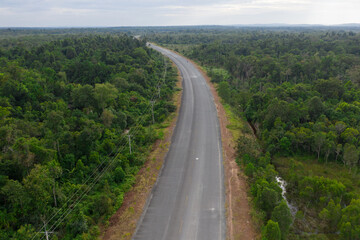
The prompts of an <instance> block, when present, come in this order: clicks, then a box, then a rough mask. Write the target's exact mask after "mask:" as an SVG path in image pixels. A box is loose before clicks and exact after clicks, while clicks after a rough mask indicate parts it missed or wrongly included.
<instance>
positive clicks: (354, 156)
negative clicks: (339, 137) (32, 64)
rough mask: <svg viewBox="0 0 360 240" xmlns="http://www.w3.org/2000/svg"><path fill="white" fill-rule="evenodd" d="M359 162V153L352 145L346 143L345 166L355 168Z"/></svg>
mask: <svg viewBox="0 0 360 240" xmlns="http://www.w3.org/2000/svg"><path fill="white" fill-rule="evenodd" d="M358 161H359V151H358V150H357V149H356V147H355V146H354V145H352V144H348V143H346V144H345V146H344V157H343V162H344V165H347V166H348V167H349V169H350V170H351V168H352V167H353V166H355V165H356V164H357V163H358Z"/></svg>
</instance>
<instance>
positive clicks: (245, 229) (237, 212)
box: [188, 59, 259, 240]
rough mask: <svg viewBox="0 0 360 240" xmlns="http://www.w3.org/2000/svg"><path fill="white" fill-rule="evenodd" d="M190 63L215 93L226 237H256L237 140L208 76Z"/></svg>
mask: <svg viewBox="0 0 360 240" xmlns="http://www.w3.org/2000/svg"><path fill="white" fill-rule="evenodd" d="M188 60H189V61H190V62H192V63H193V64H194V65H195V66H196V67H197V69H198V70H199V71H200V73H201V74H202V75H203V77H204V78H205V79H206V81H207V83H208V85H209V87H210V90H211V92H212V94H213V96H214V100H215V105H216V109H217V112H218V118H219V122H220V129H221V139H222V150H223V159H224V172H225V179H224V180H225V188H226V227H227V233H226V237H227V239H229V240H252V239H258V238H259V236H258V235H259V234H258V233H257V232H256V230H255V227H254V225H253V222H252V217H251V214H250V210H251V206H250V203H249V198H248V196H247V192H248V189H249V187H248V184H247V182H246V178H245V175H244V173H243V172H242V171H240V169H239V167H238V165H237V163H236V162H235V159H236V150H235V149H236V142H235V139H234V137H233V135H232V133H231V132H230V131H229V130H228V129H227V126H228V125H229V124H230V122H229V120H228V118H227V115H226V112H225V109H224V107H223V105H222V104H221V99H220V97H219V95H218V94H217V91H216V89H215V86H214V85H213V84H212V83H211V81H210V78H209V77H208V76H207V75H206V73H205V72H204V71H203V70H202V69H201V67H199V66H198V65H197V64H196V63H195V62H193V61H191V60H190V59H188Z"/></svg>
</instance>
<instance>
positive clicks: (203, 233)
mask: <svg viewBox="0 0 360 240" xmlns="http://www.w3.org/2000/svg"><path fill="white" fill-rule="evenodd" d="M149 47H151V48H153V49H155V50H157V51H159V52H161V53H162V54H164V55H166V56H167V57H169V58H170V59H171V60H172V61H173V62H174V63H175V64H176V65H177V67H178V68H179V70H180V72H181V75H182V77H183V96H182V103H181V108H180V114H179V118H178V121H177V125H176V128H175V131H174V133H173V137H172V143H171V146H170V149H169V152H168V154H167V156H166V159H165V162H164V166H163V169H162V172H161V174H160V176H159V178H158V180H157V183H156V185H155V186H154V188H153V190H152V193H151V196H150V197H149V199H148V202H147V206H146V207H145V210H144V213H143V215H142V217H141V219H140V220H139V222H138V225H137V228H136V231H135V233H134V235H133V239H134V240H195V239H196V240H210V239H211V240H224V239H225V235H226V231H225V227H226V225H225V207H224V202H225V200H224V198H225V191H224V180H223V178H224V174H223V172H224V171H223V160H222V150H221V135H220V128H219V122H218V117H217V111H216V107H215V104H214V99H213V96H212V94H211V91H210V89H209V87H208V85H207V83H206V81H205V79H204V77H203V76H202V75H201V73H200V72H199V71H198V70H197V69H196V67H195V66H194V65H193V64H192V63H190V62H188V61H187V60H186V59H185V58H184V57H182V56H180V55H177V54H175V53H173V52H171V51H169V50H167V49H164V48H161V47H158V46H155V45H152V44H149Z"/></svg>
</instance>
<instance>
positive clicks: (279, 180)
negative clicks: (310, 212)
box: [275, 176, 298, 217]
mask: <svg viewBox="0 0 360 240" xmlns="http://www.w3.org/2000/svg"><path fill="white" fill-rule="evenodd" d="M275 178H276V182H277V183H278V184H279V186H280V188H281V190H282V192H281V195H282V197H283V198H284V199H285V201H286V203H287V205H288V207H289V208H290V212H291V215H292V216H293V217H294V216H295V214H296V212H297V211H298V209H297V207H296V206H294V205H292V204H290V203H289V201H288V200H287V198H286V196H285V194H286V185H287V182H285V180H284V179H282V178H281V177H279V176H277V177H275Z"/></svg>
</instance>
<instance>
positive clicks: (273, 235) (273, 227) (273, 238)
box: [262, 219, 282, 240]
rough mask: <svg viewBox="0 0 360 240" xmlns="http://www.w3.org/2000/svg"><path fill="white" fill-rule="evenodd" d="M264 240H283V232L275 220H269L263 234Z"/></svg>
mask: <svg viewBox="0 0 360 240" xmlns="http://www.w3.org/2000/svg"><path fill="white" fill-rule="evenodd" d="M262 239H263V240H281V239H282V238H281V231H280V227H279V224H278V223H277V222H274V221H273V220H271V219H270V220H269V221H268V222H267V224H266V226H265V230H264V232H263V238H262Z"/></svg>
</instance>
